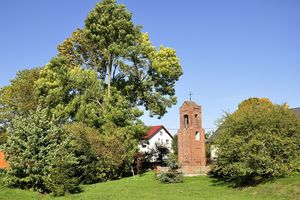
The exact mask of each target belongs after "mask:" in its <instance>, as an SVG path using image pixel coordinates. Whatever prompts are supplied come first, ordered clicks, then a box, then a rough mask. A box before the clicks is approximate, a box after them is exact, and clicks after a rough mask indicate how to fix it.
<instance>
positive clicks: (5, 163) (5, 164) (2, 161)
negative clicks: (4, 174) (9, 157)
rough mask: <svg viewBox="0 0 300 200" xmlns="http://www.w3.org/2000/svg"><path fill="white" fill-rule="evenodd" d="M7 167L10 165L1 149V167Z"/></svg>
mask: <svg viewBox="0 0 300 200" xmlns="http://www.w3.org/2000/svg"><path fill="white" fill-rule="evenodd" d="M7 167H8V164H7V162H6V161H5V160H4V153H3V152H1V151H0V169H5V168H7Z"/></svg>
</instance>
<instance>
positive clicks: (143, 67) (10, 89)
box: [0, 0, 182, 196]
mask: <svg viewBox="0 0 300 200" xmlns="http://www.w3.org/2000/svg"><path fill="white" fill-rule="evenodd" d="M58 50H59V55H58V56H57V57H55V58H53V59H52V60H51V61H50V62H49V63H48V64H47V65H46V66H44V67H43V68H41V69H38V68H36V69H31V70H24V71H21V72H18V74H17V77H16V78H15V79H14V80H13V81H12V82H11V85H9V86H6V87H4V88H1V89H0V128H1V130H0V144H5V152H6V155H7V160H8V162H9V164H10V168H9V169H8V171H7V177H6V178H5V182H6V183H7V184H8V185H9V186H12V187H20V188H26V189H29V188H30V189H33V190H36V191H39V192H52V193H53V194H54V195H56V196H60V195H63V194H64V193H65V192H75V191H76V190H77V189H78V187H77V186H78V184H79V183H93V182H96V181H99V180H107V179H116V178H119V177H121V176H124V174H126V173H128V172H129V170H130V168H131V166H132V164H133V162H134V155H135V154H136V152H137V150H138V149H137V148H138V143H139V141H140V140H141V139H142V138H143V136H144V135H145V133H146V130H147V129H146V127H145V126H144V124H143V122H142V121H141V120H140V119H139V117H141V116H142V114H143V112H142V111H141V110H140V109H139V106H144V107H145V108H146V110H150V113H151V115H157V116H159V117H160V116H163V115H164V114H165V113H166V109H167V108H168V107H171V106H172V105H173V104H175V103H176V97H175V89H174V87H175V82H176V81H177V80H178V79H179V77H180V76H181V74H182V69H181V66H180V63H179V59H178V58H177V55H176V52H175V50H173V49H171V48H167V47H163V46H161V47H160V48H156V47H155V46H152V45H151V42H150V40H149V36H148V34H145V33H142V32H141V27H140V26H135V25H134V23H133V22H132V19H131V13H129V12H128V11H127V10H126V8H125V6H124V5H118V4H116V2H115V1H114V0H103V1H102V2H100V3H98V4H97V5H96V7H95V8H94V9H93V10H92V11H91V12H90V13H89V15H88V16H87V19H86V21H85V27H84V28H83V29H78V30H76V31H75V32H74V33H73V35H72V37H71V38H68V39H67V40H66V41H65V42H63V44H61V45H59V47H58ZM54 119H55V120H54ZM7 130H9V134H6V132H7ZM159 158H160V159H161V161H162V159H163V157H159Z"/></svg>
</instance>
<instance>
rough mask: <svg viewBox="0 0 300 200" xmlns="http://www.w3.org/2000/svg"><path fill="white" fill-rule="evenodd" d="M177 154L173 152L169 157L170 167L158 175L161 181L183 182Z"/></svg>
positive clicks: (168, 163)
mask: <svg viewBox="0 0 300 200" xmlns="http://www.w3.org/2000/svg"><path fill="white" fill-rule="evenodd" d="M176 157H177V156H176V155H175V154H171V155H169V157H168V160H167V165H168V167H169V169H168V171H167V172H161V173H159V174H157V175H156V177H157V178H158V180H159V181H160V182H161V183H181V182H183V175H182V173H181V172H179V171H178V169H179V168H180V165H179V163H178V162H177V159H176Z"/></svg>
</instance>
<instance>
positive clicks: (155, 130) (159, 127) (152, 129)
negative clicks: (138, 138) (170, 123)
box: [145, 125, 163, 139]
mask: <svg viewBox="0 0 300 200" xmlns="http://www.w3.org/2000/svg"><path fill="white" fill-rule="evenodd" d="M161 128H163V125H159V126H151V128H150V131H149V132H148V133H147V136H146V137H145V138H147V139H150V138H152V136H154V135H155V134H156V133H157V132H158V131H159V130H160V129H161Z"/></svg>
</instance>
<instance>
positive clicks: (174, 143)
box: [172, 134, 178, 155]
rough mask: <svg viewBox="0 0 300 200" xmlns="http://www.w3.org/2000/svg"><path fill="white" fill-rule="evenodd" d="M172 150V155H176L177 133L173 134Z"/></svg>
mask: <svg viewBox="0 0 300 200" xmlns="http://www.w3.org/2000/svg"><path fill="white" fill-rule="evenodd" d="M172 151H173V154H174V155H178V134H176V135H174V136H173V140H172Z"/></svg>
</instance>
